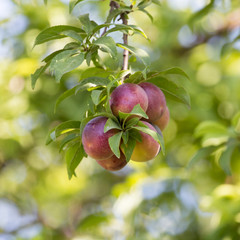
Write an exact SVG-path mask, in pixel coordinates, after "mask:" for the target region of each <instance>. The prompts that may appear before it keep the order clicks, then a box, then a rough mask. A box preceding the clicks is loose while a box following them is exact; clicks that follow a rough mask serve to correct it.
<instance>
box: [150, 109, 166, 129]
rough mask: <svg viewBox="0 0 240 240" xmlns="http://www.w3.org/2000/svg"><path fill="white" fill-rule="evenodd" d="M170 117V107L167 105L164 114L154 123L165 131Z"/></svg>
mask: <svg viewBox="0 0 240 240" xmlns="http://www.w3.org/2000/svg"><path fill="white" fill-rule="evenodd" d="M169 118H170V113H169V109H168V107H166V109H165V111H164V113H163V115H162V116H161V117H160V118H158V119H157V120H156V121H153V124H156V125H157V126H158V127H159V128H160V129H161V130H162V131H163V130H164V129H165V128H166V127H167V125H168V122H169Z"/></svg>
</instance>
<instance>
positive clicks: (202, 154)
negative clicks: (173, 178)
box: [187, 146, 218, 169]
mask: <svg viewBox="0 0 240 240" xmlns="http://www.w3.org/2000/svg"><path fill="white" fill-rule="evenodd" d="M217 149H218V147H217V146H209V147H205V148H201V149H200V150H198V151H197V152H196V153H195V154H194V156H193V157H192V158H191V160H190V161H189V163H188V165H187V169H190V168H192V167H193V165H194V164H196V163H197V162H198V161H199V160H201V159H204V158H207V157H208V156H209V155H211V154H212V153H213V152H215V151H216V150H217Z"/></svg>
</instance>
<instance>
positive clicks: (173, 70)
mask: <svg viewBox="0 0 240 240" xmlns="http://www.w3.org/2000/svg"><path fill="white" fill-rule="evenodd" d="M168 74H170V75H171V74H176V75H180V76H182V77H185V78H186V79H188V80H189V76H188V75H187V74H186V73H185V72H184V71H183V70H182V69H181V68H179V67H172V68H168V69H166V70H163V71H159V72H151V73H148V74H147V78H152V77H156V76H159V75H168Z"/></svg>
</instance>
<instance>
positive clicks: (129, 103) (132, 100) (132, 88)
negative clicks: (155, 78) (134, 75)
mask: <svg viewBox="0 0 240 240" xmlns="http://www.w3.org/2000/svg"><path fill="white" fill-rule="evenodd" d="M109 103H110V107H111V110H112V112H113V114H114V115H115V116H118V114H119V113H118V112H119V111H121V112H124V113H130V112H131V111H132V109H133V108H134V106H136V105H137V104H140V106H141V108H142V109H143V110H144V111H145V112H146V110H147V107H148V97H147V94H146V93H145V91H144V90H143V89H142V88H141V87H140V86H138V85H137V84H134V83H124V84H122V85H120V86H118V87H117V88H115V89H114V90H113V92H112V93H111V98H110V101H109Z"/></svg>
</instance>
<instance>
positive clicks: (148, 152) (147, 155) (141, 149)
mask: <svg viewBox="0 0 240 240" xmlns="http://www.w3.org/2000/svg"><path fill="white" fill-rule="evenodd" d="M141 122H142V123H144V124H145V125H147V126H148V127H149V128H150V129H151V130H153V131H155V132H157V131H156V129H155V128H154V127H153V126H152V125H151V124H150V123H148V122H146V121H141ZM140 134H141V137H142V142H138V141H137V142H136V146H135V148H134V150H133V153H132V156H131V160H132V161H135V162H146V161H149V160H151V159H153V158H155V157H156V156H157V155H158V153H159V152H160V151H159V150H160V145H159V143H158V142H157V141H156V140H154V139H153V137H151V136H150V135H148V134H146V133H143V132H141V131H140Z"/></svg>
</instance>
